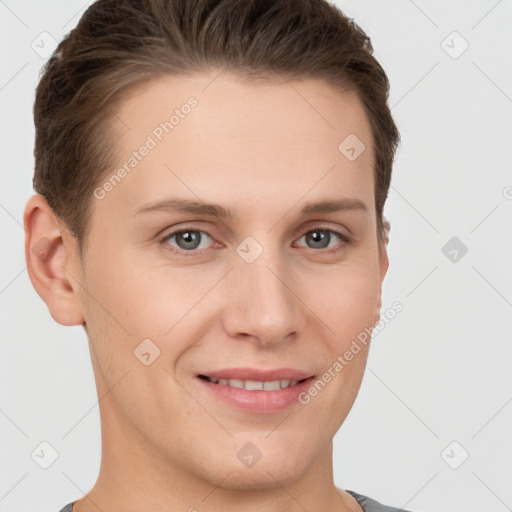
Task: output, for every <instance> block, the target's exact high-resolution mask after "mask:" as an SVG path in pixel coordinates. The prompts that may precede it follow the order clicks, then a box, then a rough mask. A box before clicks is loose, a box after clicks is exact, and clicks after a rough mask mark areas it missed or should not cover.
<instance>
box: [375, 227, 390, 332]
mask: <svg viewBox="0 0 512 512" xmlns="http://www.w3.org/2000/svg"><path fill="white" fill-rule="evenodd" d="M384 227H385V233H386V235H385V238H384V241H383V242H382V244H381V247H380V252H379V269H380V289H379V301H378V303H377V306H376V308H375V315H374V317H373V318H374V319H373V325H375V324H376V323H377V322H378V321H379V320H380V309H381V307H382V283H383V281H384V278H385V277H386V274H387V271H388V268H389V258H388V242H389V231H390V229H391V225H390V224H389V221H387V220H386V221H384Z"/></svg>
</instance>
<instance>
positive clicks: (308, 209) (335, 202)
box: [135, 198, 368, 219]
mask: <svg viewBox="0 0 512 512" xmlns="http://www.w3.org/2000/svg"><path fill="white" fill-rule="evenodd" d="M344 210H359V211H362V212H364V213H367V212H368V207H367V206H366V204H365V203H363V201H361V200H360V199H353V198H342V199H327V200H324V201H318V202H314V203H306V204H305V205H304V206H303V207H302V208H301V210H300V212H299V215H300V216H301V217H307V216H309V215H313V214H316V213H333V212H339V211H344ZM160 211H163V212H178V213H192V214H197V215H209V216H212V217H219V218H222V219H226V218H232V217H233V213H232V212H231V210H229V209H228V208H224V207H223V206H221V205H218V204H213V203H203V202H200V201H195V200H191V199H166V200H164V201H159V202H156V203H150V204H147V205H144V206H142V207H141V208H139V209H138V210H137V211H136V212H135V216H137V215H139V214H140V213H149V212H160Z"/></svg>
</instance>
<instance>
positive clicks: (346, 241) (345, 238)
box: [159, 224, 353, 257]
mask: <svg viewBox="0 0 512 512" xmlns="http://www.w3.org/2000/svg"><path fill="white" fill-rule="evenodd" d="M316 230H318V231H327V232H330V233H334V234H335V235H336V236H338V238H339V239H340V242H339V244H338V245H337V246H335V247H326V248H323V249H314V248H311V247H309V248H308V247H307V246H304V245H300V246H299V247H306V248H307V249H310V250H311V251H312V252H313V253H319V254H333V253H337V252H339V251H342V250H343V249H345V248H346V247H347V246H348V245H350V244H352V243H353V238H352V237H351V236H350V235H348V234H346V233H343V232H342V231H340V230H336V229H333V228H331V227H327V226H325V225H320V224H317V225H313V226H309V227H307V228H304V229H303V230H302V231H301V235H300V236H299V237H298V238H297V239H296V240H295V242H296V241H297V240H300V239H301V238H302V237H304V236H305V235H307V234H308V233H310V232H312V231H316ZM186 231H197V232H199V233H203V234H205V235H207V236H208V237H209V238H210V239H211V240H212V241H213V244H219V242H217V241H216V240H215V238H214V237H213V236H212V235H210V233H208V231H205V230H204V229H200V228H199V227H198V226H197V225H196V226H193V225H192V226H185V227H180V228H177V229H175V230H174V231H171V232H169V233H167V234H165V235H164V236H160V237H159V242H160V243H161V244H164V243H165V242H166V241H167V240H169V238H172V237H173V236H174V235H177V234H179V233H182V232H186ZM295 242H294V243H295ZM165 245H166V246H167V250H170V251H171V252H172V253H174V254H178V255H180V256H185V257H187V256H197V255H198V254H202V253H204V252H205V251H206V250H207V249H193V250H190V251H186V250H184V249H180V248H178V247H174V246H172V245H171V244H165Z"/></svg>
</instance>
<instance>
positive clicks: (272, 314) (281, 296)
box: [223, 249, 305, 346]
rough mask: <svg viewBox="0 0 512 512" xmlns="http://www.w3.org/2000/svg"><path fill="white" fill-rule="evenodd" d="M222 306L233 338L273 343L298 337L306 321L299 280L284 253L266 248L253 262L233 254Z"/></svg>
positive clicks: (225, 326) (224, 317)
mask: <svg viewBox="0 0 512 512" xmlns="http://www.w3.org/2000/svg"><path fill="white" fill-rule="evenodd" d="M227 277H228V279H229V282H228V283H226V285H227V287H228V288H227V296H228V297H227V299H226V303H225V307H224V308H223V321H224V328H225V330H226V332H227V333H228V334H229V335H230V336H232V337H233V338H238V339H246V340H250V341H254V342H255V343H258V344H260V345H263V346H270V345H276V344H279V343H282V342H284V341H289V340H290V339H292V338H293V337H294V336H297V335H298V334H299V333H300V332H301V331H302V329H303V327H304V324H305V318H304V314H305V312H304V307H305V306H304V303H303V302H302V301H301V299H300V290H299V289H298V288H299V283H298V281H297V279H295V278H294V273H293V269H292V268H291V265H290V264H289V262H287V261H286V258H285V256H284V255H280V254H278V251H275V252H274V253H272V254H271V252H270V251H269V250H268V249H266V250H264V251H263V253H262V254H261V255H260V256H259V257H258V258H257V259H256V260H255V261H253V262H252V263H248V262H246V261H244V260H243V259H242V258H240V257H239V256H238V255H237V254H235V255H234V268H233V270H232V271H231V272H229V275H228V276H227Z"/></svg>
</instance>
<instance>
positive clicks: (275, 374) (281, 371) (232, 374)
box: [199, 368, 314, 382]
mask: <svg viewBox="0 0 512 512" xmlns="http://www.w3.org/2000/svg"><path fill="white" fill-rule="evenodd" d="M199 375H203V376H205V377H210V378H212V379H228V380H230V379H239V380H256V381H262V382H269V381H274V380H283V379H289V380H303V379H307V378H308V377H313V376H314V375H313V374H312V373H311V372H308V371H305V370H298V369H296V368H275V369H273V370H262V369H259V368H225V369H223V370H216V371H211V372H205V373H201V374H199Z"/></svg>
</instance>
